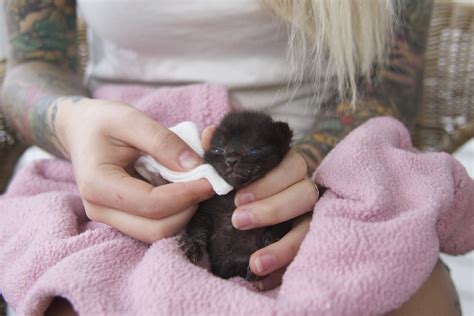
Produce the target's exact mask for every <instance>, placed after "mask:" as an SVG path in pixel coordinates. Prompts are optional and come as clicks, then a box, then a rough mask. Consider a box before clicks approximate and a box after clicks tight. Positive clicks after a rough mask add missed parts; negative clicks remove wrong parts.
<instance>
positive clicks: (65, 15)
mask: <svg viewBox="0 0 474 316" xmlns="http://www.w3.org/2000/svg"><path fill="white" fill-rule="evenodd" d="M5 12H6V13H7V14H6V16H7V30H8V38H9V42H10V47H9V49H10V52H9V56H8V57H9V63H14V64H17V63H20V62H24V61H31V60H41V61H45V62H48V63H52V64H55V65H58V66H61V67H66V68H68V69H69V70H72V71H76V69H77V41H76V38H77V37H76V1H75V0H6V1H5Z"/></svg>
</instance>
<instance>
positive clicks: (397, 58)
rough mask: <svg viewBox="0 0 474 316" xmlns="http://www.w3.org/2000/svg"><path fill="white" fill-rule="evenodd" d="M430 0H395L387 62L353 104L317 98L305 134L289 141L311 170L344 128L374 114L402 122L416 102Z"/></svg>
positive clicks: (410, 118)
mask: <svg viewBox="0 0 474 316" xmlns="http://www.w3.org/2000/svg"><path fill="white" fill-rule="evenodd" d="M432 4H433V3H432V0H420V1H408V0H402V1H399V2H398V5H399V6H400V8H399V11H400V12H401V15H400V21H399V27H398V29H397V30H396V34H395V36H394V41H393V45H392V50H391V53H390V56H389V62H388V66H387V67H386V68H385V69H384V70H383V71H382V73H381V77H380V78H379V79H378V80H374V81H373V82H371V83H367V82H366V83H363V84H361V85H360V91H361V97H360V98H359V100H358V102H357V104H356V106H355V109H352V106H351V104H349V103H339V104H323V105H322V108H323V109H325V110H323V111H322V112H321V113H320V114H319V115H318V119H317V121H316V124H315V129H314V130H313V131H312V132H311V134H309V135H307V136H306V137H305V138H303V139H302V140H301V141H300V142H299V143H298V144H296V145H295V146H294V147H295V149H296V150H297V151H298V152H299V153H300V154H301V155H302V156H303V157H304V158H305V159H306V161H307V163H308V174H309V175H311V174H312V173H313V172H314V170H315V169H316V167H317V165H318V164H319V163H320V162H321V160H322V159H323V158H324V157H325V156H326V155H327V154H328V153H329V151H330V150H331V149H332V148H333V147H334V146H335V145H336V144H337V143H338V142H339V141H340V140H341V139H343V138H344V137H345V136H346V135H347V134H348V133H349V132H350V131H352V130H353V129H354V128H356V127H357V126H359V125H361V124H362V123H364V122H365V121H367V120H368V119H370V118H372V117H376V116H393V117H396V118H398V119H400V120H401V121H402V122H403V123H404V124H405V125H406V126H407V128H409V129H411V128H413V127H414V122H415V118H416V115H417V113H418V110H419V108H420V105H421V92H422V81H423V67H424V53H425V50H426V40H427V35H428V30H429V25H430V17H431V10H432Z"/></svg>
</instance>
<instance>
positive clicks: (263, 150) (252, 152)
mask: <svg viewBox="0 0 474 316" xmlns="http://www.w3.org/2000/svg"><path fill="white" fill-rule="evenodd" d="M268 151H269V148H266V147H260V148H251V149H249V150H246V151H245V153H244V154H245V155H247V156H260V155H264V154H265V153H266V152H268Z"/></svg>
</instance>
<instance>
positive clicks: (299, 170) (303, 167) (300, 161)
mask: <svg viewBox="0 0 474 316" xmlns="http://www.w3.org/2000/svg"><path fill="white" fill-rule="evenodd" d="M294 160H295V161H294V167H295V170H296V174H297V175H298V176H299V177H301V178H303V177H305V176H306V173H307V171H308V164H307V163H306V160H305V159H304V158H303V156H301V155H300V154H298V153H296V152H295V158H294Z"/></svg>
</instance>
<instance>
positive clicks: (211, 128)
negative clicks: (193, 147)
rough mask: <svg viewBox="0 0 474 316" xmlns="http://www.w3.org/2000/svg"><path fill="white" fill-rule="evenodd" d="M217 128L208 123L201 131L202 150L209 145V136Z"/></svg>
mask: <svg viewBox="0 0 474 316" xmlns="http://www.w3.org/2000/svg"><path fill="white" fill-rule="evenodd" d="M216 129H217V125H209V126H208V127H206V128H205V129H204V130H203V131H202V133H201V142H202V147H203V148H204V150H208V149H209V147H210V146H211V138H212V136H213V135H214V132H215V131H216Z"/></svg>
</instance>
